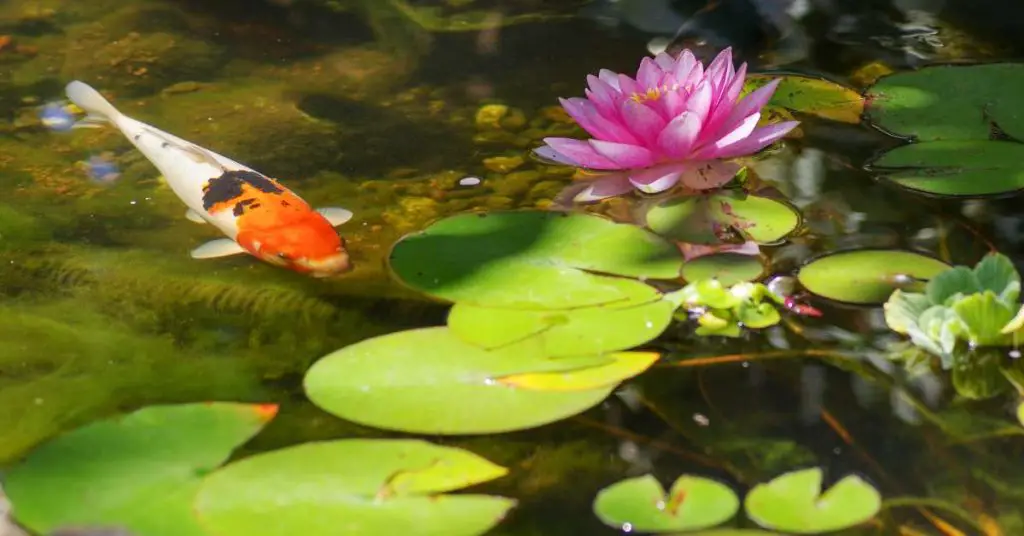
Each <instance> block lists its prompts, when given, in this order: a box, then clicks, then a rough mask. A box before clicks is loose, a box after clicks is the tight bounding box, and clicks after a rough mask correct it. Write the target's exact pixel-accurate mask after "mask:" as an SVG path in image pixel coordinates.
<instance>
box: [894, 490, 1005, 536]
mask: <svg viewBox="0 0 1024 536" xmlns="http://www.w3.org/2000/svg"><path fill="white" fill-rule="evenodd" d="M892 508H915V509H917V510H918V511H920V512H921V513H922V515H925V517H928V518H929V520H930V521H932V523H935V522H936V521H942V520H941V519H937V518H933V516H929V515H927V514H925V510H924V509H925V508H934V509H936V510H944V511H946V512H949V513H950V514H953V515H954V516H956V517H957V518H959V519H960V520H961V521H963V522H965V523H967V524H969V525H970V526H971V527H972V528H975V529H977V530H978V531H980V534H985V535H986V536H996V535H997V534H1002V532H1001V531H1000V532H997V533H993V532H991V531H990V530H985V527H984V526H982V525H981V524H980V523H978V522H977V521H976V520H975V519H974V518H973V517H972V516H971V514H970V512H968V511H966V510H964V509H963V508H960V507H959V506H957V505H955V504H953V503H951V502H949V501H944V500H942V499H931V498H927V497H893V498H891V499H886V500H884V501H882V509H892ZM936 527H938V528H939V530H942V531H943V532H944V533H945V534H948V535H950V536H952V535H956V536H966V535H964V533H963V532H961V531H960V530H958V529H956V528H954V527H953V526H952V525H949V524H948V523H945V522H944V521H943V522H942V525H939V524H937V525H936Z"/></svg>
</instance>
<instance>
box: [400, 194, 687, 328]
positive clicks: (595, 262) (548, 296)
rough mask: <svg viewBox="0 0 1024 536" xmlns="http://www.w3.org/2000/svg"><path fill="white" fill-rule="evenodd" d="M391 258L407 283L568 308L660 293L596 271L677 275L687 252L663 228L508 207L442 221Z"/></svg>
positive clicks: (458, 295)
mask: <svg viewBox="0 0 1024 536" xmlns="http://www.w3.org/2000/svg"><path fill="white" fill-rule="evenodd" d="M390 265H391V268H392V269H393V270H394V272H395V274H396V275H397V276H398V277H399V278H400V279H401V280H402V281H403V282H405V283H406V284H408V285H410V286H411V287H413V288H415V289H417V290H419V291H422V292H425V293H427V294H431V295H433V296H437V297H439V298H442V299H445V300H450V301H465V302H469V303H474V304H480V305H488V306H493V307H509V308H517V307H519V308H563V307H583V306H593V305H602V304H609V303H617V304H624V303H626V302H629V301H630V300H633V299H636V296H637V295H638V294H643V293H644V292H648V293H651V292H653V290H645V289H644V287H646V285H644V284H643V283H640V282H638V281H634V280H632V279H623V278H612V277H602V276H598V275H594V274H592V273H589V272H591V271H593V272H601V273H605V274H615V275H620V276H626V277H630V278H652V279H675V278H676V277H678V276H679V270H680V267H681V265H682V257H681V254H680V252H679V250H678V248H676V247H675V246H674V245H672V244H671V243H669V242H667V241H666V240H664V239H662V238H660V237H658V236H657V235H655V234H653V233H651V232H648V231H646V230H644V229H641V228H639V227H636V226H633V225H627V224H620V223H615V222H613V221H611V220H609V219H606V218H603V217H599V216H594V215H590V214H582V213H566V212H550V211H506V212H494V213H488V214H460V215H456V216H453V217H450V218H446V219H443V220H441V221H438V222H436V223H434V224H432V225H430V226H429V227H427V228H426V229H425V230H423V231H422V232H419V233H414V234H411V235H408V236H406V237H404V238H402V240H400V241H399V242H398V243H397V244H395V246H394V248H393V249H392V251H391V256H390ZM648 296H651V294H648Z"/></svg>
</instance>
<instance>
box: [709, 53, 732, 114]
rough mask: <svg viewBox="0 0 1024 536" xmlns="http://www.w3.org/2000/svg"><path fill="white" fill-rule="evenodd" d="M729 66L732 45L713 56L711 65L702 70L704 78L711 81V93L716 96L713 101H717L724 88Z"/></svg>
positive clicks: (730, 63)
mask: <svg viewBox="0 0 1024 536" xmlns="http://www.w3.org/2000/svg"><path fill="white" fill-rule="evenodd" d="M731 67H732V47H726V48H725V50H723V51H721V52H719V53H718V55H717V56H715V59H714V60H713V61H712V62H711V65H708V68H707V70H705V71H704V78H705V79H707V80H708V81H709V82H710V83H711V90H712V94H713V95H714V96H715V97H716V98H715V99H714V102H717V101H718V97H719V96H720V95H721V92H722V91H723V90H724V89H725V82H726V76H728V74H729V69H730V68H731Z"/></svg>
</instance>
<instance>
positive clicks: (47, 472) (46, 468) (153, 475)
mask: <svg viewBox="0 0 1024 536" xmlns="http://www.w3.org/2000/svg"><path fill="white" fill-rule="evenodd" d="M276 411H277V406H272V405H246V404H231V403H222V402H216V403H201V404H185V405H177V406H153V407H149V408H145V409H141V410H139V411H136V412H134V413H131V414H129V415H126V416H123V417H117V418H114V419H109V420H104V421H99V422H96V423H92V424H89V425H86V426H84V427H82V428H79V429H77V430H74V431H72V432H69V433H67V434H64V435H62V436H59V437H57V438H56V439H54V440H52V441H50V442H49V443H46V444H44V445H43V446H41V447H39V448H37V449H36V450H35V451H33V452H32V453H31V454H29V456H28V458H27V459H26V460H25V461H24V462H22V463H20V464H18V465H16V466H15V467H14V468H13V469H11V471H10V472H9V473H8V474H7V479H6V481H5V482H4V491H5V492H6V493H7V496H8V498H9V499H10V501H11V503H12V504H13V505H14V512H15V516H16V518H17V520H18V522H20V523H22V524H24V525H25V526H27V527H29V528H31V529H33V530H34V531H37V532H38V533H42V534H49V533H50V532H52V531H54V530H56V529H58V528H61V527H67V526H78V527H100V526H117V527H124V528H126V529H128V530H129V531H131V532H133V533H135V534H145V535H146V536H206V533H205V532H204V531H203V530H202V528H201V527H200V526H199V524H198V523H197V521H196V519H195V515H194V514H193V512H192V502H193V499H194V498H195V494H196V492H197V491H198V489H199V485H200V481H201V477H202V474H203V473H205V472H209V471H211V470H213V469H214V468H216V467H217V466H219V465H220V464H222V463H224V461H225V460H227V458H228V457H229V456H230V455H231V451H232V450H234V449H235V447H237V446H239V445H240V444H242V443H244V442H245V441H247V440H248V439H249V438H250V437H252V436H253V435H255V434H256V433H257V432H258V431H259V430H260V429H262V428H263V426H264V425H265V424H266V423H267V422H268V421H269V420H270V419H272V418H273V416H274V414H275V413H276Z"/></svg>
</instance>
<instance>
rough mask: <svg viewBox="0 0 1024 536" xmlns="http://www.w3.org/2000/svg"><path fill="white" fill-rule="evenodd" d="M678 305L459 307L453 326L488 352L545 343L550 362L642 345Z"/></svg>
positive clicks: (450, 318)
mask: <svg viewBox="0 0 1024 536" xmlns="http://www.w3.org/2000/svg"><path fill="white" fill-rule="evenodd" d="M674 310H675V305H674V304H672V303H671V302H668V301H666V300H663V299H661V297H660V296H659V297H658V298H657V299H656V300H654V301H647V302H639V303H637V304H635V305H634V304H629V305H627V306H624V307H613V306H610V305H609V306H595V307H580V308H576V309H556V310H543V309H499V308H494V307H484V306H479V305H472V304H469V303H464V302H460V303H456V304H455V305H454V306H453V307H452V309H451V311H450V312H449V313H448V327H449V329H451V331H452V333H453V334H455V335H456V336H457V337H459V338H460V339H462V340H464V341H466V342H468V343H470V344H473V345H476V346H480V347H483V348H487V349H492V348H500V347H503V346H508V345H509V344H514V343H517V342H521V341H523V340H525V339H527V338H530V337H536V338H538V339H540V340H541V345H542V346H543V348H544V353H545V354H546V355H547V356H548V357H562V356H569V355H591V354H602V353H606V352H615V351H618V350H625V349H628V348H633V347H635V346H639V345H641V344H643V343H645V342H647V341H650V340H651V339H654V338H655V337H657V336H658V335H661V333H662V332H664V331H665V329H666V328H667V327H668V325H669V323H670V322H671V321H672V312H673V311H674Z"/></svg>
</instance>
